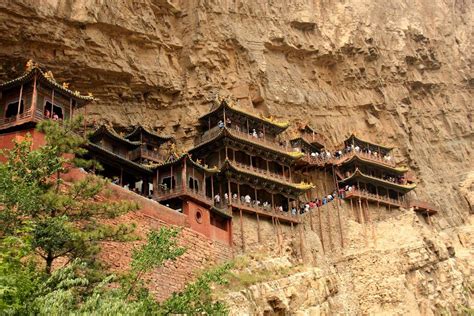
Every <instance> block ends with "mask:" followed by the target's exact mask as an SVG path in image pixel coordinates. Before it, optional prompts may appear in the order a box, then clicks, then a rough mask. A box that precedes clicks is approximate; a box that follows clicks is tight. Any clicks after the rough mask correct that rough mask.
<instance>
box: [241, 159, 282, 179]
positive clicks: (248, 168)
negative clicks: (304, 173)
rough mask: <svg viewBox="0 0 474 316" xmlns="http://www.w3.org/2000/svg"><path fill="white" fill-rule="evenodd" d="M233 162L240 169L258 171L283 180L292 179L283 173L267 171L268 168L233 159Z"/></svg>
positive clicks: (263, 174)
mask: <svg viewBox="0 0 474 316" xmlns="http://www.w3.org/2000/svg"><path fill="white" fill-rule="evenodd" d="M232 164H233V165H235V166H237V167H239V168H240V169H244V170H248V171H250V172H253V173H257V174H260V175H262V176H266V177H272V178H276V179H278V180H283V181H290V178H289V177H286V176H284V175H283V174H279V173H275V172H271V171H267V170H266V169H260V168H256V167H253V166H250V165H246V164H243V163H240V162H236V161H233V162H232Z"/></svg>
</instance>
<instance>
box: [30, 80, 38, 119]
mask: <svg viewBox="0 0 474 316" xmlns="http://www.w3.org/2000/svg"><path fill="white" fill-rule="evenodd" d="M36 77H38V75H37V74H35V79H34V81H33V96H32V98H31V112H32V113H33V115H35V113H36V103H37V101H38V89H37V88H36Z"/></svg>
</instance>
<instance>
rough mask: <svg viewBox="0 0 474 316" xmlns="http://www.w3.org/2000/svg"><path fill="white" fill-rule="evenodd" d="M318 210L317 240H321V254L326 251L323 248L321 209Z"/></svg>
mask: <svg viewBox="0 0 474 316" xmlns="http://www.w3.org/2000/svg"><path fill="white" fill-rule="evenodd" d="M317 208H318V222H319V239H320V240H321V246H322V247H323V253H326V249H325V248H324V237H323V223H322V221H321V208H320V207H319V206H317Z"/></svg>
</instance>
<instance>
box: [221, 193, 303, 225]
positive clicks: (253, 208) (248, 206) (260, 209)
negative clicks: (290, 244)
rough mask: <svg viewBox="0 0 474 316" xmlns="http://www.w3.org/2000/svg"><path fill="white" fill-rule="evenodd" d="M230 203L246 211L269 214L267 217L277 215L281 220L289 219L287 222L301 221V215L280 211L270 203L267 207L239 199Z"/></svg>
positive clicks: (263, 214)
mask: <svg viewBox="0 0 474 316" xmlns="http://www.w3.org/2000/svg"><path fill="white" fill-rule="evenodd" d="M230 205H231V206H232V207H235V208H237V209H241V210H244V211H248V212H252V213H256V214H259V215H262V216H267V217H276V218H278V219H280V220H283V221H287V222H293V223H299V222H300V216H299V215H296V214H295V215H293V214H291V213H290V212H281V211H278V210H277V209H276V208H272V206H271V205H268V206H267V207H264V206H262V205H256V204H255V203H245V202H242V201H240V200H238V199H232V201H231V203H230Z"/></svg>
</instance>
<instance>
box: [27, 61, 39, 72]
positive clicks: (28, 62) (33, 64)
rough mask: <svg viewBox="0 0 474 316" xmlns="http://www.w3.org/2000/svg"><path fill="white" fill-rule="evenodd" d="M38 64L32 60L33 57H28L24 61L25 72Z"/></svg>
mask: <svg viewBox="0 0 474 316" xmlns="http://www.w3.org/2000/svg"><path fill="white" fill-rule="evenodd" d="M37 66H38V65H37V64H36V63H35V62H34V61H33V59H29V60H28V61H27V62H26V72H28V71H31V70H32V69H33V68H35V67H37Z"/></svg>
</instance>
